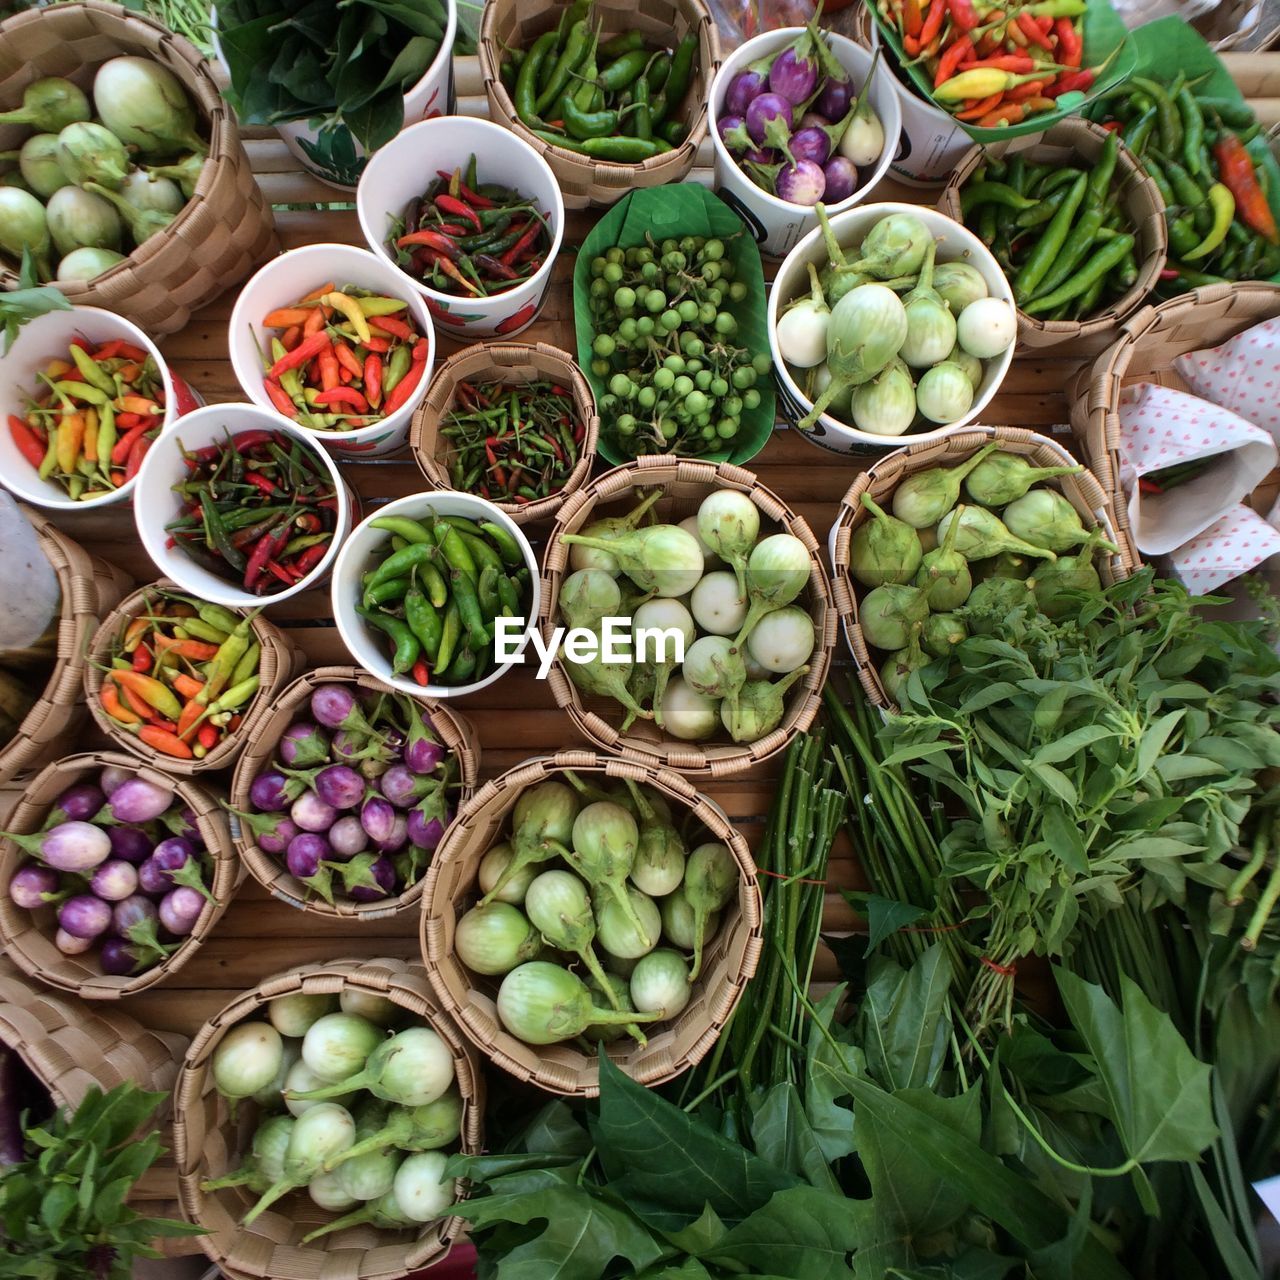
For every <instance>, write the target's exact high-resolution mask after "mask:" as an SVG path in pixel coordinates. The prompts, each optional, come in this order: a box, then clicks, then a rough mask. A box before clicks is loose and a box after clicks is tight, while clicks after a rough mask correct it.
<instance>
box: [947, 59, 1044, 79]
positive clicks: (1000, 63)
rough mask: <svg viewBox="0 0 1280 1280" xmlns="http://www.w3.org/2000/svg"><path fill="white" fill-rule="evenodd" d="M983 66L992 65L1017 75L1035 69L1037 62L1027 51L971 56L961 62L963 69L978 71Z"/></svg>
mask: <svg viewBox="0 0 1280 1280" xmlns="http://www.w3.org/2000/svg"><path fill="white" fill-rule="evenodd" d="M983 67H990V68H992V69H993V70H995V71H1011V72H1012V73H1013V74H1014V75H1016V76H1024V75H1028V74H1029V73H1030V72H1032V71H1034V70H1035V69H1036V64H1035V63H1034V62H1033V61H1032V59H1031V56H1030V55H1029V54H1026V53H997V54H993V55H992V56H991V57H989V58H970V59H969V60H968V61H966V62H962V63H961V64H960V70H961V71H978V70H981V69H982V68H983Z"/></svg>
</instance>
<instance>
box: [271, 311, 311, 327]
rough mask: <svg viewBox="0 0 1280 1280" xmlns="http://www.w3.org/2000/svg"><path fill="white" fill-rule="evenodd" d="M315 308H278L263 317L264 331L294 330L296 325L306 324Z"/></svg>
mask: <svg viewBox="0 0 1280 1280" xmlns="http://www.w3.org/2000/svg"><path fill="white" fill-rule="evenodd" d="M315 310H316V308H315V307H277V308H276V309H275V310H274V311H268V312H267V314H266V315H265V316H263V317H262V327H263V328H264V329H292V328H293V326H294V325H295V324H306V323H307V321H308V320H310V319H311V313H312V312H313V311H315Z"/></svg>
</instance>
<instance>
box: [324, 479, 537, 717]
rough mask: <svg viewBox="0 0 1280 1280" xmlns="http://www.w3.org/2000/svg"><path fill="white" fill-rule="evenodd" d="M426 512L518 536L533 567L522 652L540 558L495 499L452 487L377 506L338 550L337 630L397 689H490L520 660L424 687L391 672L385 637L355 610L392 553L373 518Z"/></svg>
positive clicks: (442, 693) (532, 616)
mask: <svg viewBox="0 0 1280 1280" xmlns="http://www.w3.org/2000/svg"><path fill="white" fill-rule="evenodd" d="M428 512H434V513H435V514H436V515H441V516H465V517H466V518H467V519H468V520H475V521H481V520H492V521H493V523H494V524H497V525H501V526H502V527H503V528H504V529H505V530H506V531H507V532H508V533H509V534H510V535H511V536H512V537H513V538H514V539H515V540H516V544H517V545H518V546H519V548H520V551H521V553H522V554H523V555H524V562H525V564H526V566H527V567H528V569H529V586H528V617H527V619H526V624H525V628H524V630H523V631H522V632H521V653H523V651H524V646H525V645H526V644H527V643H528V640H529V635H530V633H531V632H532V631H533V628H534V626H535V625H536V623H537V619H538V605H539V602H540V596H541V592H540V589H539V582H538V561H537V559H536V558H535V556H534V554H533V548H532V547H531V546H530V545H529V540H528V538H526V537H525V535H524V534H523V533H522V532H521V531H520V527H519V526H518V525H517V524H516V522H515V521H514V520H512V519H511V517H510V516H508V515H507V514H506V513H505V512H504V511H501V510H499V509H498V508H497V507H495V506H494V505H493V503H492V502H486V501H485V500H484V499H483V498H477V497H476V496H475V495H473V494H470V493H459V492H457V491H456V490H454V489H448V490H445V491H443V492H440V493H411V494H409V495H408V496H407V497H404V498H397V499H396V500H395V501H394V502H388V503H387V504H386V506H384V507H379V508H378V510H377V511H375V512H374V513H373V514H372V515H370V516H368V517H366V518H365V519H364V520H362V521H361V522H360V523H359V524H358V525H356V527H355V529H354V530H353V532H352V534H351V536H350V537H349V538H348V539H347V541H346V543H345V544H344V545H343V548H342V550H341V551H340V552H339V554H338V560H337V563H336V564H335V565H334V567H333V582H332V584H331V586H330V590H331V592H332V595H333V619H334V621H335V622H336V623H337V626H338V632H339V634H340V635H341V636H342V641H343V643H344V644H345V645H346V646H347V649H348V650H349V651H350V653H351V656H352V657H353V658H354V659H355V660H356V662H357V663H359V664H360V666H362V667H363V668H364V669H365V670H366V671H368V672H369V673H370V674H371V675H374V676H376V677H377V678H378V679H379V680H382V681H384V682H385V683H387V684H389V685H391V686H392V687H393V688H396V689H399V690H400V691H401V692H402V693H411V694H417V695H418V696H422V695H424V694H425V695H426V696H427V697H431V698H462V697H465V696H466V695H467V694H469V693H476V692H478V691H479V690H481V689H487V688H488V687H489V685H491V684H493V682H494V681H495V680H497V679H498V678H499V677H501V676H503V675H505V674H506V673H507V671H509V670H510V669H511V668H512V667H513V666H516V665H517V664H518V663H519V661H520V659H519V658H517V659H515V661H513V662H507V663H504V664H503V665H502V666H499V667H495V668H494V669H493V670H492V671H490V672H489V674H488V675H487V676H485V678H484V679H483V680H476V681H474V682H473V683H472V684H459V685H452V686H450V685H443V684H432V685H429V686H428V687H426V688H424V687H423V686H422V685H420V684H418V683H417V681H416V680H413V679H412V678H411V677H410V676H408V675H393V674H392V671H391V659H390V658H389V657H388V655H387V637H386V636H385V635H383V633H382V632H381V631H377V630H375V629H374V628H373V627H371V626H369V624H368V623H367V622H366V621H365V620H364V619H363V618H362V617H361V616H360V615H359V614H358V613H357V612H356V606H357V605H358V604H359V603H360V594H361V585H360V579H361V578H362V577H363V576H364V574H366V573H368V572H369V571H370V570H371V569H373V568H374V567H375V566H376V565H378V564H380V563H381V562H382V561H383V560H384V559H385V558H386V557H387V555H389V554H390V551H391V548H390V545H389V544H390V542H391V534H389V533H388V532H387V531H386V530H385V529H375V528H374V527H373V523H372V522H373V521H374V520H375V519H377V518H378V517H379V516H410V517H412V518H413V519H418V518H420V517H421V516H423V515H425V514H427V513H428Z"/></svg>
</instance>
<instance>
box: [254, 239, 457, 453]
mask: <svg viewBox="0 0 1280 1280" xmlns="http://www.w3.org/2000/svg"><path fill="white" fill-rule="evenodd" d="M229 346H230V350H231V364H232V366H233V368H234V369H235V371H236V377H237V379H239V382H240V385H241V386H242V387H243V388H244V391H245V394H246V395H247V396H248V397H249V399H250V400H252V401H253V402H254V404H257V405H260V406H261V407H262V408H264V409H270V410H272V411H273V412H274V413H277V414H279V415H281V416H282V417H284V418H287V419H288V420H289V421H290V422H292V423H294V424H295V425H296V426H298V427H301V428H302V429H303V430H305V431H308V432H314V433H315V434H316V435H317V436H318V437H319V438H320V439H321V440H322V441H323V443H324V446H325V448H326V449H329V450H332V451H334V452H336V453H339V454H346V455H349V456H352V457H370V456H374V455H377V454H383V453H393V452H395V450H397V449H399V448H400V447H401V446H402V445H403V444H404V442H405V439H406V438H407V436H408V432H409V419H410V417H411V416H412V414H413V411H414V409H415V408H417V406H418V405H419V404H420V403H421V401H422V398H423V396H424V395H426V391H427V383H428V382H430V380H431V368H432V364H433V362H434V359H435V333H434V330H433V328H432V324H431V316H430V314H429V313H428V311H427V306H426V303H425V302H424V301H423V299H422V298H421V297H420V296H419V295H418V294H417V293H415V291H414V290H413V289H412V288H411V287H410V286H409V285H408V282H407V281H406V280H405V278H404V276H403V275H401V274H400V273H399V272H398V271H396V270H395V269H394V268H393V267H390V266H388V265H387V263H385V262H383V261H382V260H381V259H380V258H378V257H376V256H375V255H374V254H372V253H370V252H368V250H366V249H358V248H356V247H355V246H354V245H349V244H309V245H305V246H303V247H302V248H300V249H292V250H290V251H289V252H288V253H284V254H281V255H280V256H279V257H278V258H274V259H272V261H270V262H268V263H267V264H266V266H264V267H263V268H262V269H261V270H259V271H258V273H257V274H256V275H254V276H253V278H252V279H251V280H250V281H249V282H248V284H246V285H245V287H244V288H243V289H242V290H241V292H240V296H239V298H237V299H236V305H235V307H234V308H233V310H232V312H231V329H230V334H229Z"/></svg>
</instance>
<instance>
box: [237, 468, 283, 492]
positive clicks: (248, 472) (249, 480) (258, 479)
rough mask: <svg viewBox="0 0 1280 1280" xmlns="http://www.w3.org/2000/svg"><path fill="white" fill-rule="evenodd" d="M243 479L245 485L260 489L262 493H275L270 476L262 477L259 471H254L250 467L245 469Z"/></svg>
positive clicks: (274, 486)
mask: <svg viewBox="0 0 1280 1280" xmlns="http://www.w3.org/2000/svg"><path fill="white" fill-rule="evenodd" d="M244 478H245V483H246V484H251V485H253V486H254V487H255V488H257V489H261V490H262V492H263V493H275V492H276V485H275V483H274V482H273V481H272V479H271V478H270V476H264V475H263V474H262V472H261V471H254V470H253V468H252V467H247V468H245V473H244Z"/></svg>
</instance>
